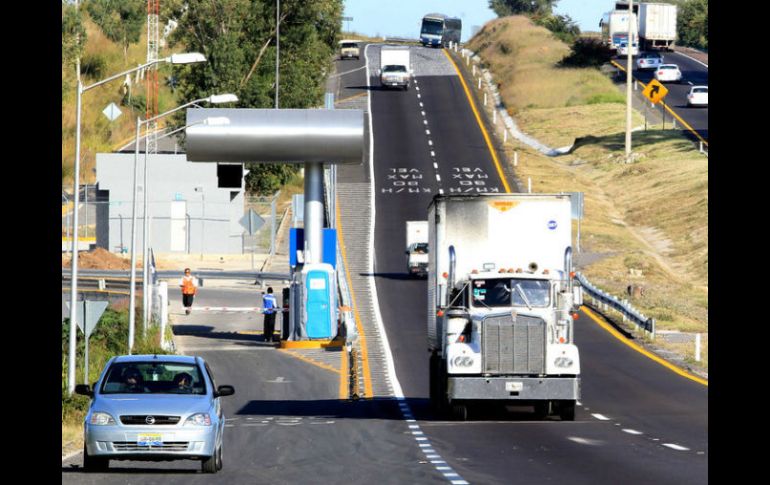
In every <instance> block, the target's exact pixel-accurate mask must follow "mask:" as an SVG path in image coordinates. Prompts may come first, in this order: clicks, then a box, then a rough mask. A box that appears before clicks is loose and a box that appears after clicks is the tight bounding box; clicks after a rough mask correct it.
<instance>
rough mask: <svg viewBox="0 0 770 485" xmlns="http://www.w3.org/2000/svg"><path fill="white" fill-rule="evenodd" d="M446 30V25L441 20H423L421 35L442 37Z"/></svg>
mask: <svg viewBox="0 0 770 485" xmlns="http://www.w3.org/2000/svg"><path fill="white" fill-rule="evenodd" d="M443 30H444V23H443V22H441V21H439V20H423V21H422V29H421V30H420V33H421V34H433V35H441V31H443Z"/></svg>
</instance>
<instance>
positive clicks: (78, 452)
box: [61, 450, 83, 463]
mask: <svg viewBox="0 0 770 485" xmlns="http://www.w3.org/2000/svg"><path fill="white" fill-rule="evenodd" d="M81 453H83V450H78V451H73V452H72V453H69V454H66V455H64V456H62V457H61V461H62V463H64V462H65V461H67V460H69V459H70V458H72V457H74V456H77V455H79V454H81Z"/></svg>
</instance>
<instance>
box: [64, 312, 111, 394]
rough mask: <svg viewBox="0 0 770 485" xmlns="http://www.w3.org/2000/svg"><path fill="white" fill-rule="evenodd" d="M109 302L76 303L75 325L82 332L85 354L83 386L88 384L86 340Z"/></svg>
mask: <svg viewBox="0 0 770 485" xmlns="http://www.w3.org/2000/svg"><path fill="white" fill-rule="evenodd" d="M108 303H109V302H106V301H88V300H81V301H78V302H77V305H76V313H77V317H76V318H77V324H78V328H79V329H80V330H81V331H82V332H83V335H84V336H85V342H84V344H85V352H84V355H83V358H84V365H83V384H88V338H89V337H90V336H91V333H93V331H94V329H95V328H96V324H97V323H99V319H100V318H101V317H102V314H103V313H104V310H106V309H107V305H108ZM66 305H67V308H69V306H70V304H69V302H66ZM84 326H85V328H84Z"/></svg>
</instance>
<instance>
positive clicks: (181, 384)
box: [101, 361, 206, 394]
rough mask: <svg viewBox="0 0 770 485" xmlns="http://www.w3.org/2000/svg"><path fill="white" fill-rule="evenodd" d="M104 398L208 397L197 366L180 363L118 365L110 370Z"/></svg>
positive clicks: (105, 384) (118, 363) (113, 365)
mask: <svg viewBox="0 0 770 485" xmlns="http://www.w3.org/2000/svg"><path fill="white" fill-rule="evenodd" d="M101 393H102V394H206V384H205V382H204V381H203V377H202V373H201V372H200V369H199V368H198V366H197V365H196V364H185V363H179V362H163V361H150V362H116V363H114V364H112V365H111V366H110V368H109V369H108V370H107V374H106V375H105V378H104V382H103V384H102V388H101Z"/></svg>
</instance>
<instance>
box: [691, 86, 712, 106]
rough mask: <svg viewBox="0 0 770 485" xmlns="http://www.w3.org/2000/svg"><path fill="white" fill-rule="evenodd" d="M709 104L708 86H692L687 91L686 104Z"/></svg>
mask: <svg viewBox="0 0 770 485" xmlns="http://www.w3.org/2000/svg"><path fill="white" fill-rule="evenodd" d="M708 105H709V87H708V86H693V87H691V88H690V92H689V93H687V106H708Z"/></svg>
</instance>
